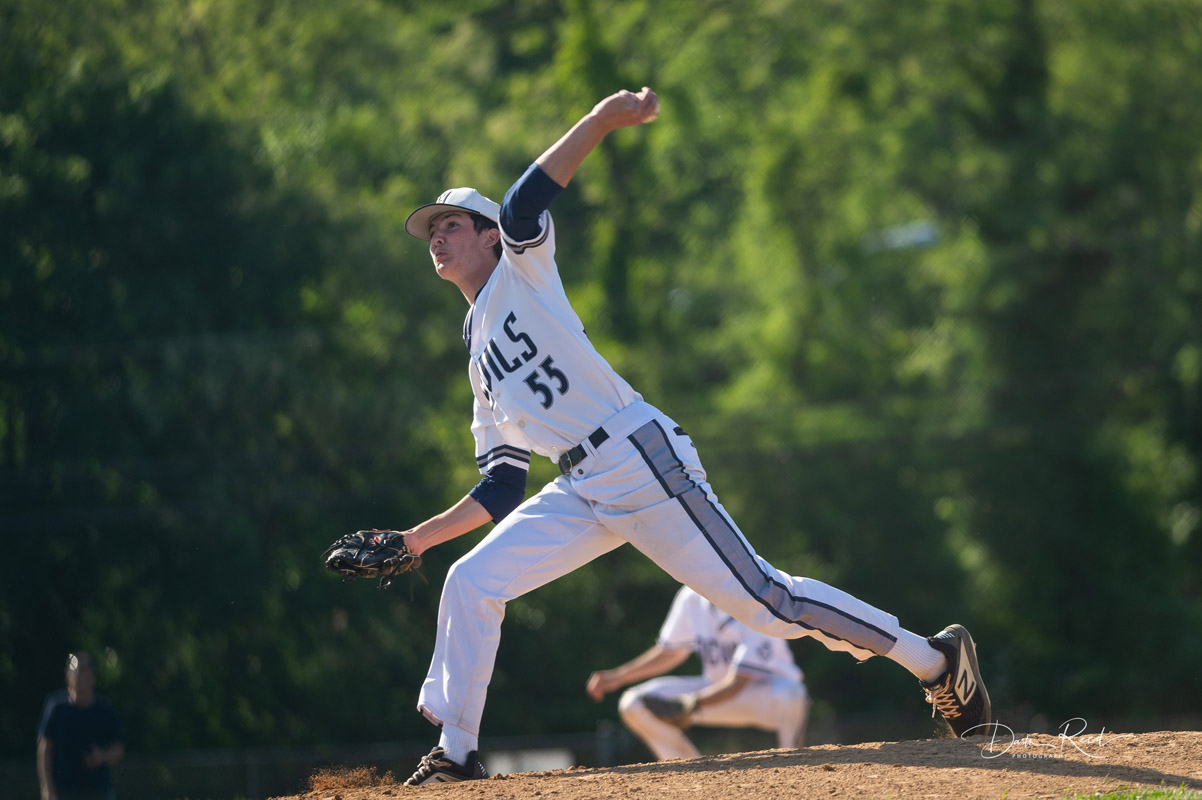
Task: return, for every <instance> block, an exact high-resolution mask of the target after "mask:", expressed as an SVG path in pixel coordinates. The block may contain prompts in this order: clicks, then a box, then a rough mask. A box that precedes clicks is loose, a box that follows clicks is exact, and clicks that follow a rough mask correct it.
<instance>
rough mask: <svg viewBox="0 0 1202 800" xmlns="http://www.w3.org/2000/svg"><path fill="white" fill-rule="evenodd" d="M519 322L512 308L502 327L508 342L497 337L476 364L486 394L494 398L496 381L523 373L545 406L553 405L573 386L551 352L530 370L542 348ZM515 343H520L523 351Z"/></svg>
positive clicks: (528, 385) (481, 354) (524, 379)
mask: <svg viewBox="0 0 1202 800" xmlns="http://www.w3.org/2000/svg"><path fill="white" fill-rule="evenodd" d="M517 321H518V319H517V315H516V314H514V313H513V312H512V311H510V312H509V314H508V315H507V316H506V317H505V324H504V325H503V326H502V329H503V330H504V331H505V337H506V338H507V339H508V340H509V341H508V343H505V342H498V341H497V337H495V336H494V337H493V338H491V339H489V340H488V344H487V345H485V346H484V347H483V348H482V349H481V350H480V355H478V356H476V367H477V369H479V370H480V376H481V378H482V379H483V385H484V391H485V394H486V395H487V396H488V398H489V400H491V399H492V392H493V381H494V380H495V381H497V382H498V383H499V382H501V381H503V380H505V378H506V377H507V376H509V375H512V374H514V373H518V372H520V373H523V374H524V377H523V378H521V380H522V383H524V384H525V385H526V386H527V387H529V389H530V391H531V392H533V393H534V394H535V395H537V396H538V398H539V402H540V403H541V404H542V407H543V408H550V407H551V406H552V404H554V402H555V398H556V397H557V396H560V395H564V394H567V391H568V388H569V387H570V384H569V382H568V376H567V375H565V374H564V373H563V371H562V370H560V369H559V368H558V367H556V366H555V359H554V357H552V356H549V355H548V356H545V357H544V358H543V359H542V360H540V361H538V363H537V365H536V367H535V369H534V370H533V371H529V365H530V364H531V363H533V362H534V360H535V358H536V357H537V356H538V355H539V349H538V345H536V344H535V343H534V339H532V338H531V337H530V334H528V333H526V332H525V331H523V330H520V329H519V328H518V327H517ZM515 345H518V346H520V348H521V349H520V351H518V348H517V347H515Z"/></svg>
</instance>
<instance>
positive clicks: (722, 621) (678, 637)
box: [658, 586, 802, 683]
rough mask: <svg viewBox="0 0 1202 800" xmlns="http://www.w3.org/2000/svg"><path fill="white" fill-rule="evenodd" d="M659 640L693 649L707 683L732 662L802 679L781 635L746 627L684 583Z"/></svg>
mask: <svg viewBox="0 0 1202 800" xmlns="http://www.w3.org/2000/svg"><path fill="white" fill-rule="evenodd" d="M658 644H659V645H660V647H669V648H674V649H680V648H688V649H690V650H692V651H693V652H694V653H696V654H697V656H698V658H700V659H701V664H702V674H704V675H705V678H706V680H707V681H708V682H709V683H716V682H717V681H718V680H719V679H721V678H722V677H723V676H724V675H726V673H727V672H728V671H729V670H730V667H731V666H732V665H733V666H734V667H735V668H736V669H738V670H740V671H744V672H750V673H755V674H756V675H761V676H767V675H776V676H779V677H782V678H789V679H791V680H794V681H799V682H800V681H801V680H802V672H801V669H800V668H799V667H798V666H797V663H796V662H795V661H794V660H793V653H792V651H790V650H789V646H788V644H786V643H785V641H784V640H783V639H777V638H775V637H772V636H768V635H767V634H763V633H760V632H759V631H754V630H752V629H751V628H748V627H747V626H746V625H744V624H743V623H741V622H739V621H738V620H736V619H735V618H734V617H732V616H731V615H730V614H727V613H726V612H724V611H720V610H718V608H717V607H715V606H714V604H713V603H711V602H710V601H709V600H706V599H705V598H704V597H702V596H701V595H699V594H697V593H696V592H695V591H693V590H692V589H690V588H689V587H687V586H682V587H681V588H680V591H678V592H677V593H676V597H675V599H674V600H673V601H672V608H671V610H670V611H669V612H668V617H667V619H665V620H664V624H663V626H662V627H661V628H660V631H659V639H658Z"/></svg>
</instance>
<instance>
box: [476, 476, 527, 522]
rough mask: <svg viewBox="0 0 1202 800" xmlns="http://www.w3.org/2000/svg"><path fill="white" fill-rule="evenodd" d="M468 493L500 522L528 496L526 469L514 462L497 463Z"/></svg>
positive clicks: (493, 518) (493, 519)
mask: <svg viewBox="0 0 1202 800" xmlns="http://www.w3.org/2000/svg"><path fill="white" fill-rule="evenodd" d="M468 494H469V495H471V496H472V498H473V499H474V500H475V501H476V502H477V503H479V504H480V505H482V506H484V510H485V511H487V512H488V513H489V515H490V516H491V517H492V521H493V522H500V521H501V520H503V519H505V517H507V516H509V512H510V511H513V510H514V509H515V508H517V507H518V506H519V505H521V503H522V499H523V498H524V497H525V496H526V470H524V469H519V468H518V467H515V466H513V465H512V464H497V465H496V466H495V467H493V468H492V469H490V470H489V471H488V472H487V473H486V474H485V476H484V477H483V478H481V480H480V482H479V483H477V484H476V485H475V487H473V488H472V490H471V491H470V492H468Z"/></svg>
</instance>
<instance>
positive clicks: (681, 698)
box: [643, 694, 697, 730]
mask: <svg viewBox="0 0 1202 800" xmlns="http://www.w3.org/2000/svg"><path fill="white" fill-rule="evenodd" d="M643 705H645V706H646V707H647V710H648V711H650V712H651V713H652V714H654V715H655V716H657V717H659V718H660V719H662V720H663V721H664V722H668V723H671V724H672V725H675V726H676V727H678V728H680V729H681V730H688V727H689V725H691V724H692V721H693V719H692V718H693V712H694V711H696V710H697V696H696V695H693V694H679V695H676V696H675V697H660V696H658V695H654V694H649V695H645V696H644V697H643Z"/></svg>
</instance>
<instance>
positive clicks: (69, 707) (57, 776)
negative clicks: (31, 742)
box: [38, 653, 125, 800]
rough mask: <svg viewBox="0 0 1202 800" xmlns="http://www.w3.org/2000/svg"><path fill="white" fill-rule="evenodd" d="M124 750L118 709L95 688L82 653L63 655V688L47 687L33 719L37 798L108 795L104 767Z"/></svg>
mask: <svg viewBox="0 0 1202 800" xmlns="http://www.w3.org/2000/svg"><path fill="white" fill-rule="evenodd" d="M124 755H125V744H124V736H123V735H122V732H121V723H120V722H119V721H118V719H117V712H116V711H115V710H114V709H113V705H112V703H110V702H109V701H108V698H106V697H104V696H103V695H101V694H97V693H96V671H95V665H94V664H93V662H92V657H91V656H89V655H88V654H87V653H72V654H71V655H69V656H68V657H67V688H65V689H59V690H58V691H56V692H52V693H51V694H50V695H49V696H48V697H47V698H46V704H45V706H44V707H43V708H42V721H41V722H40V723H39V724H38V780H39V781H40V782H41V785H42V800H113V797H114V796H115V794H114V791H113V778H112V774H111V773H110V771H109V767H110V766H111V765H113V764H116V763H117V762H118V761H120V760H121V758H122V757H123V756H124Z"/></svg>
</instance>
